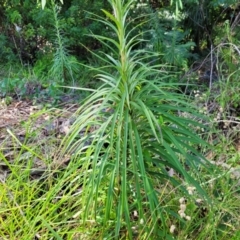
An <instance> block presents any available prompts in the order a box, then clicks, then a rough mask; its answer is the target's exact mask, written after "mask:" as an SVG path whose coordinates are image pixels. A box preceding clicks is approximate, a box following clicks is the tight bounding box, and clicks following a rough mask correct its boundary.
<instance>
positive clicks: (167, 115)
mask: <svg viewBox="0 0 240 240" xmlns="http://www.w3.org/2000/svg"><path fill="white" fill-rule="evenodd" d="M110 3H111V5H112V8H113V13H111V12H108V11H106V10H103V12H104V13H105V15H106V17H105V18H101V17H98V21H99V22H100V23H102V24H104V25H105V26H108V28H109V29H111V30H112V32H113V35H114V36H116V38H114V39H113V38H109V37H106V36H102V35H97V34H94V35H93V36H94V37H95V38H97V39H98V40H99V41H100V42H101V43H102V44H104V45H105V46H106V47H108V48H109V53H108V54H105V57H104V59H103V58H102V60H103V61H105V68H104V69H98V71H99V74H98V75H97V77H98V78H99V79H100V80H101V81H102V82H103V85H102V86H101V87H100V88H98V89H97V90H96V91H94V90H92V91H93V94H92V95H90V96H89V97H88V98H87V99H86V100H85V101H84V102H83V103H82V105H81V107H80V108H79V110H78V113H79V116H78V118H77V120H76V121H75V123H74V125H73V127H72V129H71V131H70V134H69V136H67V137H66V139H65V142H64V145H63V147H64V151H65V152H67V153H69V154H71V155H72V156H73V159H72V161H73V162H77V163H78V164H79V166H80V168H81V169H82V174H83V176H82V181H83V187H82V199H81V201H82V202H81V208H82V209H83V213H82V215H81V216H82V217H83V219H84V222H85V224H86V223H87V219H89V218H92V217H93V216H95V217H96V221H98V219H99V218H101V220H100V224H101V225H102V227H103V229H102V234H103V236H105V234H106V233H107V232H109V231H111V232H112V230H113V228H114V229H115V231H114V233H113V232H112V234H113V235H111V237H115V238H118V237H117V236H119V235H120V234H121V235H123V236H125V237H126V236H127V237H128V238H129V239H132V238H133V236H134V235H137V236H140V234H141V233H142V232H144V233H145V234H147V235H148V234H149V235H151V237H152V236H153V237H154V238H155V237H156V238H165V237H168V238H169V237H170V236H169V235H168V234H167V229H166V224H165V220H164V218H165V216H170V215H171V210H167V209H165V207H164V206H163V205H161V203H160V201H159V199H160V196H161V190H159V189H158V187H157V186H164V184H166V182H167V181H170V182H171V183H172V185H173V186H176V187H180V188H182V190H183V191H184V187H182V184H183V185H185V184H190V185H193V186H195V187H196V189H197V190H198V191H199V192H200V193H201V194H202V195H203V196H205V197H206V195H205V193H204V191H203V190H202V188H201V187H200V186H199V184H198V183H197V181H196V180H194V178H192V176H191V174H190V173H189V172H188V171H187V170H186V168H185V166H188V167H190V168H191V170H192V171H193V172H194V170H196V169H198V167H199V166H200V165H201V164H202V163H203V162H202V161H201V160H200V159H203V156H201V154H200V153H199V152H198V151H196V150H195V148H194V146H197V145H202V144H203V145H205V142H204V141H203V140H201V139H200V138H199V137H198V136H197V134H195V133H194V132H193V129H194V127H195V126H199V124H198V123H197V122H195V121H193V120H191V119H187V118H185V117H183V113H185V114H186V113H187V112H188V113H189V114H190V116H191V115H197V113H196V112H194V110H193V108H192V107H191V105H190V104H187V101H186V100H187V99H185V97H184V96H183V95H180V94H176V93H174V90H175V89H174V88H175V85H174V84H172V85H171V84H167V83H165V82H166V81H165V80H166V79H167V78H171V75H170V74H169V75H168V76H167V75H166V73H165V72H164V71H160V70H159V69H160V68H163V67H166V66H164V65H152V64H150V63H147V62H148V61H146V59H147V58H149V59H151V58H152V57H154V56H156V55H153V54H151V53H147V52H144V51H133V47H134V46H135V45H136V44H138V43H139V42H140V41H141V40H139V36H141V34H139V35H136V36H134V37H131V35H130V33H131V31H134V30H136V29H132V28H129V26H130V21H131V20H130V19H129V18H128V16H129V15H128V14H129V11H130V9H131V5H132V4H133V0H130V1H127V2H124V3H122V2H121V1H114V0H112V1H110ZM106 19H107V20H106ZM142 53H143V54H142ZM98 57H99V58H100V56H98ZM145 62H146V63H145ZM109 69H110V70H109ZM198 117H200V116H198ZM202 127H203V126H202ZM189 129H192V130H191V131H190V130H189ZM79 134H80V136H79ZM167 168H170V169H172V171H174V172H176V173H178V174H179V176H181V177H180V178H179V177H177V176H176V175H174V174H173V176H172V175H171V174H169V172H168V171H167ZM196 174H197V172H196ZM183 179H184V180H183ZM106 183H108V184H106ZM134 211H136V212H137V218H136V219H133V218H132V216H131V215H132V213H133V212H134ZM102 216H104V217H102ZM149 219H151V220H150V222H151V226H152V227H151V228H150V229H149V228H148V226H146V225H145V224H147V225H148V224H149ZM113 222H114V223H113ZM136 226H138V228H137V230H136V231H135V232H134V231H133V229H134V228H135V227H136ZM108 237H110V236H109V235H108Z"/></svg>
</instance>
